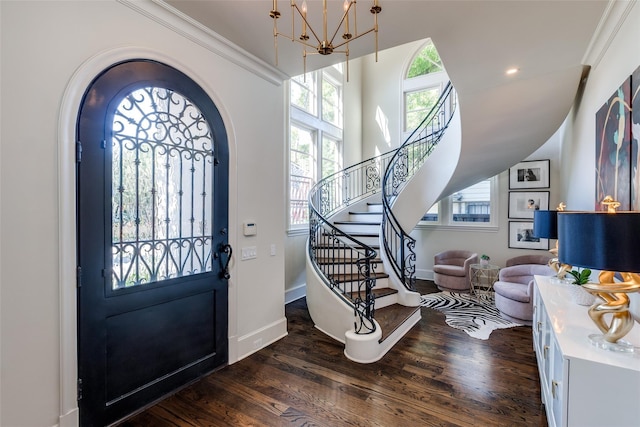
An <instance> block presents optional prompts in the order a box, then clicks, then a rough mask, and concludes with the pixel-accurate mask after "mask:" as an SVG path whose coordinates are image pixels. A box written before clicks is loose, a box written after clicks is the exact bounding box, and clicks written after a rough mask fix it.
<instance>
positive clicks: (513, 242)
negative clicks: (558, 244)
mask: <svg viewBox="0 0 640 427" xmlns="http://www.w3.org/2000/svg"><path fill="white" fill-rule="evenodd" d="M509 248H513V249H537V250H538V249H539V250H545V251H546V250H549V239H543V238H540V237H533V221H509Z"/></svg>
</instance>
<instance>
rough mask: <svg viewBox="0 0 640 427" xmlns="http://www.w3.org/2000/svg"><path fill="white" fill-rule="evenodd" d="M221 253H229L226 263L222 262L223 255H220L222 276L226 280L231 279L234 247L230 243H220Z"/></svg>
mask: <svg viewBox="0 0 640 427" xmlns="http://www.w3.org/2000/svg"><path fill="white" fill-rule="evenodd" d="M220 253H223V254H226V255H227V260H226V261H225V263H224V265H223V264H222V257H220V278H221V279H224V280H229V279H230V278H231V274H229V263H230V262H231V255H233V249H232V248H231V245H230V244H228V243H227V244H224V245H220Z"/></svg>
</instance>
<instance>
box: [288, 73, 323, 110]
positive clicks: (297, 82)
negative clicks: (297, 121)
mask: <svg viewBox="0 0 640 427" xmlns="http://www.w3.org/2000/svg"><path fill="white" fill-rule="evenodd" d="M316 88H317V84H316V74H315V73H307V74H306V75H301V76H296V77H294V78H292V79H291V105H295V106H296V107H298V108H300V109H302V110H304V111H306V112H307V113H309V114H312V115H314V116H316V115H317V107H316V105H317V103H318V102H317V89H316Z"/></svg>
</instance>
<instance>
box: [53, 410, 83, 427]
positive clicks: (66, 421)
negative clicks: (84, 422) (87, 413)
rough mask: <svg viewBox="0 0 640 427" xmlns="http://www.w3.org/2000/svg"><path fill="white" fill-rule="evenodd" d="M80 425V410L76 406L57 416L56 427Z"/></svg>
mask: <svg viewBox="0 0 640 427" xmlns="http://www.w3.org/2000/svg"><path fill="white" fill-rule="evenodd" d="M79 425H80V411H78V408H73V409H72V410H71V411H69V412H67V413H66V414H64V415H60V417H59V418H58V424H56V426H57V427H78V426H79Z"/></svg>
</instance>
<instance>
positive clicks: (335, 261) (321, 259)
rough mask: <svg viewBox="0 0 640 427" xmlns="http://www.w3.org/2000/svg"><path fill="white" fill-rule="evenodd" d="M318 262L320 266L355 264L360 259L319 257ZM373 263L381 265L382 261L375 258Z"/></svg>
mask: <svg viewBox="0 0 640 427" xmlns="http://www.w3.org/2000/svg"><path fill="white" fill-rule="evenodd" d="M316 261H318V264H355V263H356V262H357V261H358V258H346V257H342V258H341V257H337V258H335V257H334V258H328V257H317V258H316ZM370 262H371V263H381V262H382V260H381V259H380V258H373V259H372V260H370Z"/></svg>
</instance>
